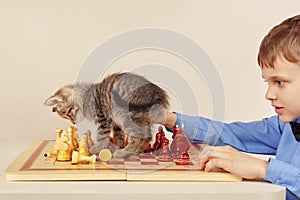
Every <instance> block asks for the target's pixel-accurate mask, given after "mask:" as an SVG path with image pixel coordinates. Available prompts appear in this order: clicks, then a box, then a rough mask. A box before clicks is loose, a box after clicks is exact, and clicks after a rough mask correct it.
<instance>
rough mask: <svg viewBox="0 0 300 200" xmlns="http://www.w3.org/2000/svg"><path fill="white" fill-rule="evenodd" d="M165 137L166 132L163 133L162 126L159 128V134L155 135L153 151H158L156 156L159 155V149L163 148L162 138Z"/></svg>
mask: <svg viewBox="0 0 300 200" xmlns="http://www.w3.org/2000/svg"><path fill="white" fill-rule="evenodd" d="M164 137H165V132H164V131H163V128H162V127H161V126H160V127H159V128H158V132H157V133H156V135H155V142H154V144H153V151H156V154H157V155H158V154H159V151H158V150H159V149H160V148H161V144H162V138H164Z"/></svg>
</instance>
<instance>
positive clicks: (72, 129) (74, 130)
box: [70, 126, 79, 149]
mask: <svg viewBox="0 0 300 200" xmlns="http://www.w3.org/2000/svg"><path fill="white" fill-rule="evenodd" d="M77 130H78V129H77V128H76V127H75V126H70V132H71V133H72V139H73V145H74V149H77V148H78V147H79V143H78V137H79V136H78V133H77Z"/></svg>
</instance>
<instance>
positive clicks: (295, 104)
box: [164, 15, 300, 199]
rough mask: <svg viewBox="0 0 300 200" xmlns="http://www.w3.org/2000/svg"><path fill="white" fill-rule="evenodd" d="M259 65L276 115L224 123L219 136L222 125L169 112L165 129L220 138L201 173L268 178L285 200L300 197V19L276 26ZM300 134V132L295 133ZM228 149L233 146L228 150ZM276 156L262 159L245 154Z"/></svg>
mask: <svg viewBox="0 0 300 200" xmlns="http://www.w3.org/2000/svg"><path fill="white" fill-rule="evenodd" d="M258 64H259V66H260V67H261V71H262V77H263V78H264V79H265V81H266V82H267V84H268V89H267V92H266V95H265V98H266V99H267V100H269V101H271V104H272V106H273V107H274V108H275V112H276V113H277V114H278V115H276V116H273V117H270V118H265V119H263V120H261V121H255V122H250V123H242V122H234V123H229V124H223V128H222V129H221V133H217V132H215V133H214V132H212V131H208V127H209V125H210V126H220V124H221V123H220V122H215V121H212V120H209V119H206V118H203V117H193V116H187V115H183V114H179V113H167V118H166V121H165V124H164V125H165V126H166V127H167V128H169V129H172V128H173V127H174V125H175V124H177V125H180V124H181V123H183V124H184V128H185V133H186V135H187V136H188V137H189V139H190V140H191V141H192V142H194V143H196V142H202V141H204V138H205V137H215V138H217V139H218V140H217V143H216V144H212V145H216V146H217V147H214V148H211V147H208V148H209V151H207V152H208V153H207V154H206V155H204V156H203V157H201V158H200V163H201V166H202V169H203V170H205V171H210V170H211V169H212V168H214V167H218V168H222V169H224V170H226V171H229V172H231V173H233V174H236V175H239V176H241V177H244V178H247V179H264V180H266V181H269V182H272V183H274V184H277V185H281V186H284V187H286V188H287V199H297V198H300V125H299V127H297V125H298V124H297V123H295V122H300V15H297V16H294V17H292V18H289V19H287V20H285V21H283V22H282V23H281V24H279V25H278V26H275V27H274V28H273V29H271V31H270V32H269V33H268V34H267V35H266V36H265V38H264V39H263V41H262V43H261V45H260V49H259V54H258ZM297 129H299V133H297ZM225 145H230V146H232V147H230V146H225ZM241 151H244V152H251V153H262V154H276V159H273V158H271V159H269V161H264V160H260V159H257V158H254V157H251V156H249V155H246V154H244V153H242V152H241Z"/></svg>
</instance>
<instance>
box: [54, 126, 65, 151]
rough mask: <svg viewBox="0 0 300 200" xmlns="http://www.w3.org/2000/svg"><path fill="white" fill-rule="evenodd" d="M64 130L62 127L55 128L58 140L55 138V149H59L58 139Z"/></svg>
mask: <svg viewBox="0 0 300 200" xmlns="http://www.w3.org/2000/svg"><path fill="white" fill-rule="evenodd" d="M62 132H63V130H62V129H61V128H60V129H55V133H56V140H55V143H54V145H53V150H58V148H57V143H58V140H59V139H60V136H61V134H62Z"/></svg>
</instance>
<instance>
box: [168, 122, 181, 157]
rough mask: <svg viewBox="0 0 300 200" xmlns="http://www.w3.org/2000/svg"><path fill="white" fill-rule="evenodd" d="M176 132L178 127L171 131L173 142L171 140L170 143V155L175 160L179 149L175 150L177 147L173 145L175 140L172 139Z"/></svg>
mask: <svg viewBox="0 0 300 200" xmlns="http://www.w3.org/2000/svg"><path fill="white" fill-rule="evenodd" d="M178 132H179V127H178V125H176V126H175V128H174V129H173V135H172V139H173V140H172V143H171V145H170V149H171V153H172V157H173V158H177V156H178V151H179V149H177V146H176V145H175V144H176V143H175V139H174V138H175V137H176V135H177V133H178Z"/></svg>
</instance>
